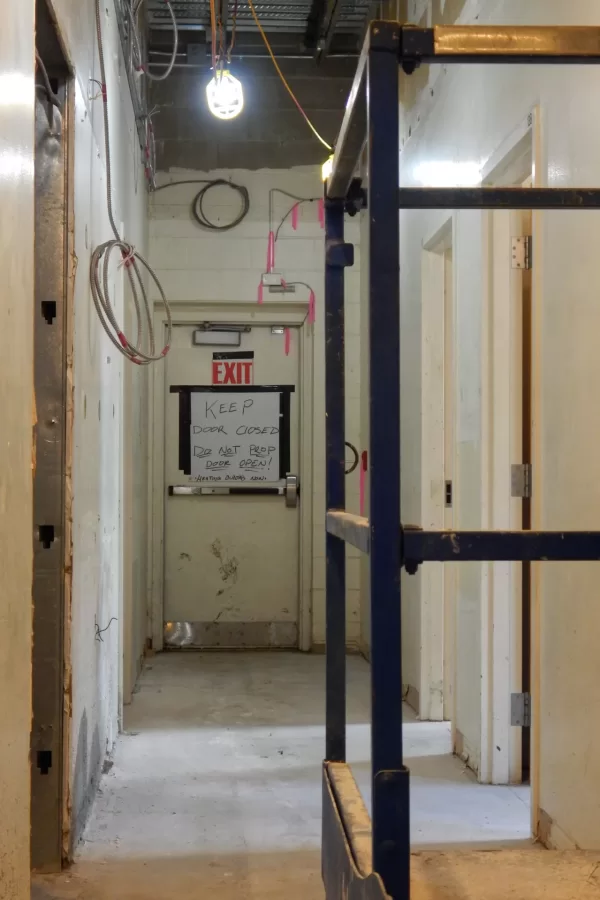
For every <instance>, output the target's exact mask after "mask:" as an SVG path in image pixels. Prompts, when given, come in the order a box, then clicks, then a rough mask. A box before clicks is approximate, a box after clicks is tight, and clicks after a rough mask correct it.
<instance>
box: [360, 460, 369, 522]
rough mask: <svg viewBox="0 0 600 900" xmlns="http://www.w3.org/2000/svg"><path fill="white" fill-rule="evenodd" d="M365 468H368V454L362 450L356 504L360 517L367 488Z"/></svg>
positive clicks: (363, 509) (362, 513) (363, 512)
mask: <svg viewBox="0 0 600 900" xmlns="http://www.w3.org/2000/svg"><path fill="white" fill-rule="evenodd" d="M367 466H368V454H367V451H366V450H364V451H363V453H362V454H361V460H360V481H359V487H358V503H359V512H360V514H361V516H364V514H365V495H366V488H367Z"/></svg>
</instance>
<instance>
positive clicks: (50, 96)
mask: <svg viewBox="0 0 600 900" xmlns="http://www.w3.org/2000/svg"><path fill="white" fill-rule="evenodd" d="M35 61H36V64H37V66H38V67H39V69H40V71H41V73H42V80H43V82H44V83H43V84H36V90H37V89H38V88H41V90H43V91H44V93H45V94H46V98H47V100H48V108H47V110H46V115H47V116H48V124H49V126H50V129H52V128H53V126H54V113H53V110H52V107H53V106H55V107H56V108H57V109H58V110H59V111H60V100H59V99H58V97H57V96H56V94H55V93H54V91H53V90H52V85H51V84H50V78H49V76H48V70H47V69H46V66H45V65H44V62H43V60H42V57H41V56H40V54H39V53H38V51H37V48H36V51H35Z"/></svg>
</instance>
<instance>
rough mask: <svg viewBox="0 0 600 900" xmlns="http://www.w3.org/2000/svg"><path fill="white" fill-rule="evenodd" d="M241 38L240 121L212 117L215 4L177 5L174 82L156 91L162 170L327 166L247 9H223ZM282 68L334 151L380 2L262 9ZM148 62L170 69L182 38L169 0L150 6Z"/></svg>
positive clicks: (319, 0)
mask: <svg viewBox="0 0 600 900" xmlns="http://www.w3.org/2000/svg"><path fill="white" fill-rule="evenodd" d="M216 3H217V8H218V10H220V12H221V16H222V17H223V20H224V21H226V22H227V25H228V29H229V32H231V24H232V17H233V15H234V12H236V13H237V14H236V21H237V34H236V41H235V50H234V53H233V57H232V65H231V68H232V70H233V71H234V74H236V75H237V76H238V77H239V78H240V79H241V81H242V83H243V85H244V95H245V105H244V110H243V112H242V114H241V115H240V116H239V117H238V118H237V119H235V120H232V121H229V122H222V121H219V120H217V119H215V118H214V117H213V116H211V114H210V113H209V112H208V109H207V104H206V100H205V93H204V92H205V88H206V84H207V83H208V81H209V79H210V78H211V77H212V76H211V70H210V66H211V54H210V41H211V37H210V4H209V0H172V6H173V10H174V12H175V16H176V17H177V22H178V32H179V54H178V57H177V64H176V67H175V69H174V70H173V73H172V74H171V76H170V77H169V78H168V79H166V80H165V81H162V82H153V83H152V84H151V87H150V98H149V100H150V106H151V107H152V106H154V107H155V108H156V110H157V114H156V115H155V116H154V118H153V124H154V129H155V134H156V141H157V163H158V168H159V169H162V170H168V169H171V168H185V169H196V170H199V171H208V170H211V169H216V168H219V169H229V168H251V169H252V168H263V167H270V168H289V167H292V166H297V165H313V164H320V163H322V162H323V161H324V159H325V158H326V157H327V151H326V149H325V148H324V147H323V146H322V145H321V144H320V143H319V142H318V141H317V139H316V138H315V137H314V136H313V134H312V133H311V131H310V130H309V128H308V126H307V125H306V123H305V121H304V120H303V118H302V116H301V115H300V113H299V112H298V110H297V109H296V107H295V106H294V103H293V101H292V99H291V97H290V96H289V94H288V92H287V91H286V89H285V87H284V85H283V84H282V82H281V80H280V79H279V77H278V75H277V73H276V71H275V68H274V67H273V64H272V62H271V60H270V59H269V58H268V54H267V51H266V48H265V46H264V44H263V42H262V39H261V36H260V34H259V33H258V31H257V29H256V26H255V23H254V20H253V18H252V14H251V11H250V8H249V6H248V2H247V0H238V3H237V9H236V5H235V0H216ZM254 5H255V9H256V12H257V15H258V17H259V19H260V22H261V25H262V26H263V28H264V29H265V31H266V32H267V35H268V38H269V41H270V43H271V44H272V47H273V51H274V53H275V55H276V57H277V60H278V63H279V65H280V67H281V69H282V70H283V73H284V75H285V77H286V79H287V80H288V82H289V84H290V86H291V88H292V90H293V91H294V93H295V94H296V96H297V97H298V100H299V102H300V103H301V105H302V107H303V108H304V109H305V111H306V113H307V114H308V116H309V118H310V119H311V121H313V123H314V124H315V127H316V128H317V129H318V130H319V132H320V133H321V134H322V135H323V137H324V138H325V140H326V141H328V142H329V143H332V142H333V141H334V139H335V137H336V135H337V133H338V131H339V127H340V125H341V121H342V117H343V111H344V107H345V104H346V100H347V97H348V94H349V92H350V87H351V85H352V79H353V76H354V72H355V69H356V63H357V57H358V53H359V50H360V46H361V44H362V40H363V36H364V33H365V29H366V26H367V23H368V21H369V19H370V18H371V16H372V12H373V11H374V6H373V0H254ZM146 6H147V10H146V14H147V25H148V52H149V59H150V63H151V65H152V67H153V71H155V72H156V73H159V72H161V71H164V67H165V65H166V64H167V62H168V61H169V58H170V54H171V49H172V41H173V29H172V24H171V19H170V16H169V12H168V9H167V8H166V5H165V2H164V0H147V3H146Z"/></svg>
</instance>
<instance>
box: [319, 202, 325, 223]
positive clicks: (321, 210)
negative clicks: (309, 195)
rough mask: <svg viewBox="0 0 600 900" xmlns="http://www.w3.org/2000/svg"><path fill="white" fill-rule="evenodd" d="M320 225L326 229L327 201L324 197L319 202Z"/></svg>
mask: <svg viewBox="0 0 600 900" xmlns="http://www.w3.org/2000/svg"><path fill="white" fill-rule="evenodd" d="M319 225H320V226H321V228H325V201H324V200H323V198H322V197H321V199H320V200H319Z"/></svg>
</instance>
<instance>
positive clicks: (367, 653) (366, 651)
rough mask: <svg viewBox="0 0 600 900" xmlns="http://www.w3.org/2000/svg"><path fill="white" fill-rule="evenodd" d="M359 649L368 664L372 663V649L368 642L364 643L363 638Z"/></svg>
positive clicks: (359, 643)
mask: <svg viewBox="0 0 600 900" xmlns="http://www.w3.org/2000/svg"><path fill="white" fill-rule="evenodd" d="M358 649H359V650H360V653H361V655H362V656H364V658H365V659H366V660H367V662H371V647H370V645H369V644H367V642H366V641H363V639H362V638H361V639H360V640H359V642H358Z"/></svg>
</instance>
